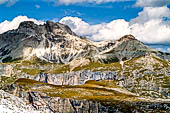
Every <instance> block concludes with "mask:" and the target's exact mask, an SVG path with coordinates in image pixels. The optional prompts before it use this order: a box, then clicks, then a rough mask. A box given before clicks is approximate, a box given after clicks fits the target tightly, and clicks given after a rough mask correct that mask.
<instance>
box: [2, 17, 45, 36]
mask: <svg viewBox="0 0 170 113" xmlns="http://www.w3.org/2000/svg"><path fill="white" fill-rule="evenodd" d="M23 21H33V22H34V23H36V24H43V23H44V22H42V21H38V20H36V19H33V18H28V17H26V16H18V17H15V18H14V19H13V20H12V21H7V20H5V21H4V22H2V23H0V34H1V33H4V32H6V31H8V30H12V29H17V28H18V26H19V24H20V23H21V22H23Z"/></svg>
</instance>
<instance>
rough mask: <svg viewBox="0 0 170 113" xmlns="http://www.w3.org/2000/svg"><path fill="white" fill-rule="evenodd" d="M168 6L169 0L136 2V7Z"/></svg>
mask: <svg viewBox="0 0 170 113" xmlns="http://www.w3.org/2000/svg"><path fill="white" fill-rule="evenodd" d="M168 4H170V0H137V2H136V4H135V6H137V7H161V6H165V5H168Z"/></svg>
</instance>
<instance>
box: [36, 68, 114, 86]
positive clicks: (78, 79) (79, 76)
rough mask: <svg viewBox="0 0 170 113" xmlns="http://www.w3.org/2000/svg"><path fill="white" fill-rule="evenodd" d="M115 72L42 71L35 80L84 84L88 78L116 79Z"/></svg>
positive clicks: (63, 83) (61, 83)
mask: <svg viewBox="0 0 170 113" xmlns="http://www.w3.org/2000/svg"><path fill="white" fill-rule="evenodd" d="M116 77H117V76H116V73H115V72H92V71H90V70H87V71H86V70H85V71H78V72H71V73H65V74H46V73H41V74H39V75H38V76H36V77H35V78H34V80H37V81H41V82H44V83H50V84H55V85H82V84H84V83H85V82H86V81H88V80H98V81H99V80H116Z"/></svg>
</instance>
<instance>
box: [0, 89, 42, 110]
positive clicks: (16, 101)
mask: <svg viewBox="0 0 170 113" xmlns="http://www.w3.org/2000/svg"><path fill="white" fill-rule="evenodd" d="M0 112H1V113H21V112H22V113H40V111H38V110H36V109H35V108H34V107H33V106H31V105H28V104H26V100H23V99H21V98H18V97H16V96H13V95H11V94H8V93H6V92H4V91H3V90H0Z"/></svg>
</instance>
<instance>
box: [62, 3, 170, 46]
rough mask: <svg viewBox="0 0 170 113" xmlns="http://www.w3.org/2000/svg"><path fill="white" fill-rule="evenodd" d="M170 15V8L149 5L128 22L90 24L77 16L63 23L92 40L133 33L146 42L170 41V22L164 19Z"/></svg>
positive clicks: (111, 38)
mask: <svg viewBox="0 0 170 113" xmlns="http://www.w3.org/2000/svg"><path fill="white" fill-rule="evenodd" d="M163 17H167V18H169V17H170V9H168V8H167V7H166V6H164V7H155V8H151V7H147V8H144V9H143V11H142V12H140V13H139V15H138V17H136V18H134V19H132V20H131V21H130V22H127V21H125V20H123V19H119V20H113V21H111V22H109V23H102V24H97V25H89V24H88V23H86V22H84V21H83V20H81V19H80V18H77V17H65V18H63V19H61V20H60V22H61V23H63V24H67V25H69V26H70V27H71V28H72V30H73V31H74V32H76V33H77V34H79V35H83V36H88V37H89V38H91V39H92V40H96V41H98V40H116V39H119V38H120V37H122V36H124V35H126V34H132V35H134V36H135V37H136V38H137V39H139V40H140V41H142V42H145V43H150V44H154V43H170V23H168V22H165V21H163V19H162V18H163Z"/></svg>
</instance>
